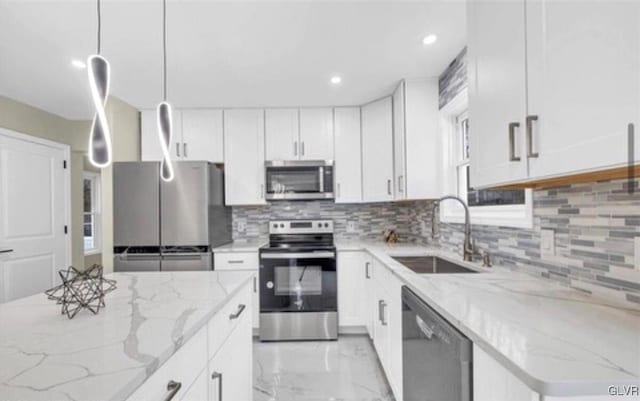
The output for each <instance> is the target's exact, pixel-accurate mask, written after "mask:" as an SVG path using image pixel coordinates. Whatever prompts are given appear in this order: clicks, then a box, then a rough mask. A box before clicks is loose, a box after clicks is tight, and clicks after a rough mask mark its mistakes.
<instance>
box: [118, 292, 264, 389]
mask: <svg viewBox="0 0 640 401" xmlns="http://www.w3.org/2000/svg"><path fill="white" fill-rule="evenodd" d="M251 290H252V285H250V284H248V285H245V287H243V288H242V289H241V290H240V291H239V292H238V294H236V295H235V296H234V297H233V299H231V300H230V301H229V302H227V304H226V305H224V306H223V307H222V309H221V310H220V311H218V313H216V315H215V316H213V317H212V318H211V320H210V321H209V322H208V324H207V325H206V326H205V327H203V328H202V329H200V330H199V331H198V332H197V333H196V334H195V335H194V336H193V337H192V338H191V339H189V340H188V341H187V342H186V343H185V344H184V345H183V346H182V347H181V348H180V349H179V350H178V351H177V352H176V353H175V354H174V355H173V356H172V357H171V358H170V359H169V360H168V361H166V362H165V363H164V364H163V365H162V366H160V368H159V369H158V370H156V371H155V372H154V373H153V374H152V375H151V376H150V377H149V378H148V379H147V380H146V381H145V382H144V383H142V384H141V385H140V387H138V389H137V390H136V391H135V392H134V393H133V394H132V395H131V396H130V397H129V398H128V401H133V400H135V401H147V400H166V401H170V400H174V401H178V400H180V401H251V400H252V396H251V395H252V380H253V378H252V376H253V374H252V371H253V361H252V357H253V344H252V330H251V321H252V316H251V309H252V305H251Z"/></svg>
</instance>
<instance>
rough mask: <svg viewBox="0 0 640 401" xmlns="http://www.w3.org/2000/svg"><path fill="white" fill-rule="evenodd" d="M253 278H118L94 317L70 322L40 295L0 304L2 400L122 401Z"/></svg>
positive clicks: (186, 275)
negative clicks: (104, 305) (102, 306)
mask: <svg viewBox="0 0 640 401" xmlns="http://www.w3.org/2000/svg"><path fill="white" fill-rule="evenodd" d="M252 276H253V273H252V272H246V271H232V272H213V271H211V272H180V273H169V272H166V273H164V272H162V273H161V272H158V273H155V272H149V273H115V274H112V275H109V277H110V278H113V279H115V280H117V286H118V288H117V289H116V290H115V291H114V292H112V293H110V294H107V296H106V298H105V302H106V307H105V308H104V309H102V310H101V311H100V313H99V314H98V315H93V314H91V313H90V312H88V311H82V312H80V313H79V314H78V315H77V316H76V317H75V318H74V319H72V320H69V319H67V317H66V316H63V315H61V314H60V306H59V305H56V304H55V303H54V302H52V301H49V300H47V298H46V297H45V296H44V295H34V296H31V297H27V298H23V299H19V300H16V301H13V302H9V303H6V304H2V305H0V322H1V324H0V399H2V400H3V401H5V400H27V399H28V400H83V401H84V400H124V399H126V398H127V397H128V396H129V395H130V394H131V393H133V391H135V389H136V388H137V387H138V386H140V384H142V383H143V382H144V381H145V380H146V378H148V377H149V376H150V375H151V374H153V372H154V371H155V370H157V369H158V367H159V366H161V365H162V364H163V363H164V362H165V361H167V360H168V359H169V358H170V357H171V356H172V355H173V354H174V353H175V352H176V351H177V350H178V349H179V348H180V346H181V345H182V344H184V343H185V342H186V341H188V340H189V339H190V338H191V337H192V336H193V335H194V334H195V333H196V332H197V331H198V330H199V329H200V328H202V327H204V325H205V324H206V323H207V322H208V321H209V319H210V318H211V317H213V316H214V315H215V313H216V312H217V311H219V310H220V309H221V308H222V307H223V306H224V304H225V303H226V302H227V301H228V300H229V299H230V298H231V297H232V296H233V295H234V294H235V293H236V292H237V291H238V290H239V289H240V288H241V287H242V286H243V285H244V284H246V283H248V282H249V281H251V278H252Z"/></svg>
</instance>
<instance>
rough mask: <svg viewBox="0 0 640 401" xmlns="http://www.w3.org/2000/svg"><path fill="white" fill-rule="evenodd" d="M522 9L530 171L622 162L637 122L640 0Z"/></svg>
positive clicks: (542, 2)
mask: <svg viewBox="0 0 640 401" xmlns="http://www.w3.org/2000/svg"><path fill="white" fill-rule="evenodd" d="M526 15H527V63H528V65H527V67H528V68H527V74H528V86H527V88H528V114H529V115H530V116H534V117H537V120H532V121H531V122H530V127H531V137H532V138H531V152H532V153H537V154H538V156H537V157H531V158H530V161H529V164H530V177H531V178H545V177H550V176H555V175H562V174H566V173H574V172H583V171H588V170H595V169H602V168H606V167H616V166H623V165H624V164H625V163H626V162H627V158H628V150H627V146H628V138H627V127H628V125H629V124H630V123H634V124H636V126H637V124H638V123H639V122H640V121H638V117H639V116H638V114H639V113H640V112H639V110H640V72H639V71H640V3H638V2H637V1H622V0H614V1H596V0H584V1H580V2H562V1H560V2H559V1H550V0H537V1H528V2H527V13H526ZM636 140H637V139H636ZM527 143H529V141H527Z"/></svg>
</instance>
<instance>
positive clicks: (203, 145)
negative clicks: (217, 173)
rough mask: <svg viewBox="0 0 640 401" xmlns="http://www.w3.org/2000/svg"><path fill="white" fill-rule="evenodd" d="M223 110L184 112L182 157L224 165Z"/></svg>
mask: <svg viewBox="0 0 640 401" xmlns="http://www.w3.org/2000/svg"><path fill="white" fill-rule="evenodd" d="M222 136H223V127H222V110H183V111H182V156H183V157H184V159H186V160H206V161H209V162H212V163H224V157H223V154H224V149H223V138H222Z"/></svg>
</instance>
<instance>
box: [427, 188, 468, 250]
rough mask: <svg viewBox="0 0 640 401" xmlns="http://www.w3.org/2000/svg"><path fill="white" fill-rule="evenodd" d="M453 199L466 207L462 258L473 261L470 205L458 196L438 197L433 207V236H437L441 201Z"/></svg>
mask: <svg viewBox="0 0 640 401" xmlns="http://www.w3.org/2000/svg"><path fill="white" fill-rule="evenodd" d="M447 199H452V200H456V201H458V202H460V204H461V205H462V207H464V247H463V250H462V259H463V260H465V261H468V262H471V261H473V243H472V242H471V219H470V217H469V207H468V206H467V204H466V203H465V202H464V201H463V200H462V199H460V198H459V197H457V196H454V195H447V196H443V197H442V198H440V199H438V200H437V201H436V202H435V203H434V204H433V208H432V209H431V238H432V239H435V238H436V236H437V230H436V211H437V210H438V208H439V207H440V202H442V201H443V200H447Z"/></svg>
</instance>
